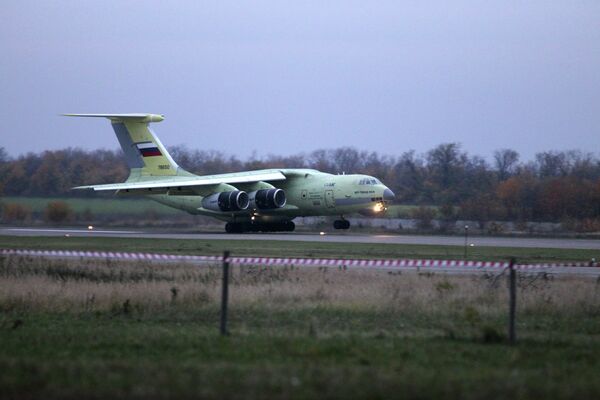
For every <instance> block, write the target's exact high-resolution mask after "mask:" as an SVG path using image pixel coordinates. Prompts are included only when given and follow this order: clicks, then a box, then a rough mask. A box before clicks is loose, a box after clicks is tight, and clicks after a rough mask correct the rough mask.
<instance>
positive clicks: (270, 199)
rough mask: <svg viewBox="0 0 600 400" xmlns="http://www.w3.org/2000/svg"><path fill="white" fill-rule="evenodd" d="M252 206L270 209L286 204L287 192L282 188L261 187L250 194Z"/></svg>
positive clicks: (259, 208)
mask: <svg viewBox="0 0 600 400" xmlns="http://www.w3.org/2000/svg"><path fill="white" fill-rule="evenodd" d="M248 196H249V197H250V205H249V207H250V208H255V209H258V210H269V209H273V208H281V207H283V206H285V203H286V198H285V192H284V191H283V190H282V189H261V190H257V191H255V192H250V193H249V194H248Z"/></svg>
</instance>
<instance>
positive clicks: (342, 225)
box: [333, 219, 350, 229]
mask: <svg viewBox="0 0 600 400" xmlns="http://www.w3.org/2000/svg"><path fill="white" fill-rule="evenodd" d="M333 228H334V229H349V228H350V221H347V220H345V219H336V220H335V221H333Z"/></svg>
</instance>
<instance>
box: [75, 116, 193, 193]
mask: <svg viewBox="0 0 600 400" xmlns="http://www.w3.org/2000/svg"><path fill="white" fill-rule="evenodd" d="M63 115H65V116H68V117H101V118H108V119H109V120H110V122H111V124H112V127H113V130H114V131H115V134H116V135H117V139H118V140H119V144H120V145H121V149H123V153H124V154H125V160H126V162H127V165H128V166H129V168H130V169H131V174H130V175H129V178H128V179H127V181H128V182H132V181H137V180H143V179H144V177H153V179H155V178H157V177H161V176H164V177H167V176H190V175H192V174H190V173H189V172H187V171H185V170H184V169H182V168H181V167H179V165H177V163H176V162H175V161H174V160H173V158H171V155H170V154H169V153H168V152H167V149H166V148H165V147H164V146H163V144H162V143H161V142H160V140H159V139H158V137H157V136H156V135H155V134H154V132H152V130H151V129H150V127H149V124H150V123H152V122H160V121H162V120H164V117H163V116H162V115H157V114H63Z"/></svg>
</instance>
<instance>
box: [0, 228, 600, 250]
mask: <svg viewBox="0 0 600 400" xmlns="http://www.w3.org/2000/svg"><path fill="white" fill-rule="evenodd" d="M0 235H3V236H65V235H69V236H83V237H90V236H96V237H123V238H153V239H196V240H257V241H260V240H282V241H304V242H328V243H391V244H420V245H442V246H464V243H465V242H464V237H461V236H418V235H364V234H353V233H345V234H344V233H342V234H338V233H326V234H319V233H247V234H226V233H177V232H175V233H173V232H170V233H161V232H152V231H143V230H105V229H91V230H88V229H81V228H72V229H69V228H64V229H62V228H56V229H52V228H16V227H3V228H0ZM468 244H469V245H473V246H484V247H526V248H555V249H596V250H600V240H593V239H546V238H515V237H489V236H485V237H478V236H473V237H469V239H468Z"/></svg>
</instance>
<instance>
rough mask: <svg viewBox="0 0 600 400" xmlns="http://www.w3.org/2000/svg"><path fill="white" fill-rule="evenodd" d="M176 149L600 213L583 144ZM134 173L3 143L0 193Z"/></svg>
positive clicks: (552, 213)
mask: <svg viewBox="0 0 600 400" xmlns="http://www.w3.org/2000/svg"><path fill="white" fill-rule="evenodd" d="M169 151H170V152H171V155H172V156H173V158H174V159H175V160H176V161H177V163H178V164H179V165H181V166H182V167H183V168H185V169H187V170H188V171H190V172H193V173H196V174H200V175H202V174H217V173H224V172H234V171H241V170H253V169H262V168H314V169H318V170H320V171H324V172H330V173H333V174H342V173H346V174H350V173H363V174H367V175H372V176H376V177H378V178H379V179H381V180H382V181H383V182H384V183H385V184H386V185H387V186H389V187H390V188H391V189H392V190H393V191H394V192H395V193H396V195H397V197H398V202H400V203H403V204H417V205H436V206H439V209H440V210H441V213H442V217H443V218H448V219H451V218H455V217H461V218H466V219H471V220H478V221H487V220H492V219H497V220H519V221H563V220H564V219H569V218H570V219H580V220H581V219H598V218H600V159H598V158H597V157H596V156H595V155H593V154H591V153H586V152H581V151H547V152H540V153H537V154H536V155H535V157H534V159H533V160H529V161H523V160H521V158H520V156H519V153H518V152H516V151H515V150H512V149H500V150H497V151H495V152H494V154H493V159H492V160H491V161H487V160H485V159H484V158H482V157H480V156H477V155H470V154H468V153H467V152H466V151H464V150H463V149H462V147H461V145H460V144H458V143H444V144H440V145H438V146H437V147H435V148H433V149H431V150H429V151H428V152H425V153H424V154H417V153H416V152H415V151H407V152H404V153H402V154H400V155H397V156H390V155H382V154H379V153H376V152H368V151H360V150H357V149H355V148H351V147H342V148H338V149H331V150H315V151H313V152H310V153H299V154H294V155H290V156H279V155H268V156H264V157H257V156H256V155H253V156H251V157H249V158H248V159H246V160H242V159H240V158H237V157H235V156H232V155H228V154H225V153H222V152H219V151H203V150H192V149H189V148H187V147H185V146H175V147H171V148H169ZM127 175H128V168H127V166H126V165H125V162H124V158H123V157H122V154H121V151H120V150H94V151H85V150H81V149H77V148H67V149H63V150H56V151H44V152H42V153H28V154H24V155H20V156H18V157H10V156H9V155H8V154H7V152H6V151H5V150H4V149H3V148H0V195H4V196H64V195H67V194H69V195H73V192H71V191H70V188H71V187H73V186H78V185H83V184H101V183H111V182H120V181H123V180H125V179H126V178H127ZM81 195H84V194H81Z"/></svg>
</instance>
